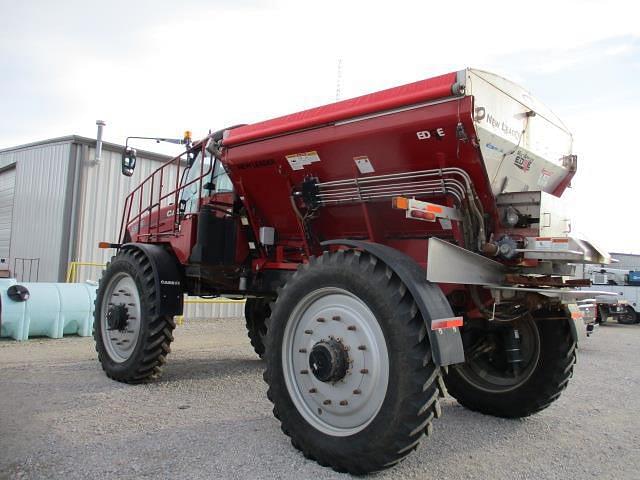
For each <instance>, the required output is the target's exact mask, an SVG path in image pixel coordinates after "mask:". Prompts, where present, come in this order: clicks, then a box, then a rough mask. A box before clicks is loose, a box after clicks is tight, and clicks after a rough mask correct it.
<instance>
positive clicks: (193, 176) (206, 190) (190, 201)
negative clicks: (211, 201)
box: [180, 152, 233, 213]
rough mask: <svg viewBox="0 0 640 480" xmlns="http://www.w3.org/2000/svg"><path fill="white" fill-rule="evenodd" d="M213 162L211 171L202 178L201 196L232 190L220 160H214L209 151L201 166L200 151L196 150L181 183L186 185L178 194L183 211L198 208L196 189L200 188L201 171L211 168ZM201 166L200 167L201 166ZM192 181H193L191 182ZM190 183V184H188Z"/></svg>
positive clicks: (205, 171)
mask: <svg viewBox="0 0 640 480" xmlns="http://www.w3.org/2000/svg"><path fill="white" fill-rule="evenodd" d="M212 162H215V164H214V168H213V171H212V172H211V173H210V174H209V175H205V176H204V178H203V179H202V195H201V196H202V197H208V196H211V195H213V194H214V193H223V192H233V184H232V183H231V180H230V179H229V175H227V172H226V170H225V169H224V165H222V162H220V160H215V157H213V156H212V155H211V154H210V153H209V152H207V153H206V156H205V157H204V166H202V152H198V153H197V154H196V157H195V159H194V161H193V164H192V165H191V168H189V170H188V171H187V174H186V178H185V179H184V182H183V185H187V186H186V187H185V188H184V189H183V190H182V194H181V195H180V199H181V200H183V201H184V202H185V204H186V205H185V210H184V211H185V213H195V212H196V211H197V210H198V191H199V189H200V181H197V179H198V178H199V177H200V174H201V172H202V173H205V174H206V173H207V171H209V170H210V169H211V163H212ZM201 167H202V168H201ZM191 182H193V183H191ZM189 183H191V185H189Z"/></svg>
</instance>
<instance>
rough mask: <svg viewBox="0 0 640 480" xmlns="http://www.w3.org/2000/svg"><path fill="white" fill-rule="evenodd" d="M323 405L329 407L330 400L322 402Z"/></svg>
mask: <svg viewBox="0 0 640 480" xmlns="http://www.w3.org/2000/svg"><path fill="white" fill-rule="evenodd" d="M322 404H323V405H331V400H328V399H327V400H325V401H324V402H322Z"/></svg>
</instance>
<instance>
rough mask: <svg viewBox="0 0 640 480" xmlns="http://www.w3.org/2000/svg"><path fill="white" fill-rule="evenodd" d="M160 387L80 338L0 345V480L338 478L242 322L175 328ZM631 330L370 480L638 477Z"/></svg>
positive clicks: (610, 329) (447, 406)
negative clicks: (546, 393) (284, 428)
mask: <svg viewBox="0 0 640 480" xmlns="http://www.w3.org/2000/svg"><path fill="white" fill-rule="evenodd" d="M175 337H176V341H175V342H174V344H173V347H172V349H173V351H172V353H171V355H169V359H168V363H167V365H166V367H165V371H164V375H163V376H162V377H161V379H160V380H158V381H156V382H155V383H152V384H148V385H138V386H129V385H123V384H119V383H116V382H113V381H111V380H109V379H108V378H107V377H106V376H105V375H104V374H103V373H102V371H101V369H100V367H99V365H98V363H97V360H96V354H95V351H94V349H93V341H92V339H89V338H74V337H69V338H64V339H62V340H48V339H42V340H30V341H28V342H26V343H17V342H14V341H9V340H6V341H5V340H3V341H0V478H65V479H75V478H91V479H101V478H119V479H129V478H131V479H133V478H167V479H177V478H202V479H209V478H225V479H233V478H251V479H254V478H256V479H258V478H273V479H298V478H314V479H329V478H336V479H338V478H348V475H342V474H338V473H335V472H333V471H332V470H329V469H326V468H323V467H320V466H319V465H317V464H316V463H314V462H310V461H307V460H306V459H304V457H303V456H302V455H301V454H300V453H299V452H298V451H296V450H294V449H293V447H291V445H290V443H289V441H288V439H287V438H286V437H285V436H284V435H283V434H282V433H281V432H280V428H279V425H278V422H277V421H276V420H275V419H274V418H273V417H272V415H271V404H270V403H269V402H268V401H267V399H266V395H265V391H266V385H265V384H264V382H263V381H262V370H263V364H262V362H261V361H260V360H258V359H257V358H256V356H255V355H254V354H253V351H252V350H251V347H250V346H249V341H248V340H247V338H246V334H245V330H244V324H243V320H242V319H231V320H216V321H211V322H206V323H204V322H191V323H189V322H187V324H185V325H184V326H181V327H178V329H177V330H176V332H175ZM639 352H640V326H636V325H631V326H624V325H617V324H613V325H606V326H604V327H601V328H600V329H599V330H598V331H597V332H596V335H595V336H593V337H592V338H590V339H588V341H587V342H586V343H585V344H584V345H583V346H582V348H581V352H580V355H579V357H578V364H577V366H576V371H575V377H574V379H573V380H572V381H571V383H570V385H569V388H568V389H567V390H566V391H565V393H564V394H563V395H562V397H561V398H560V400H559V401H557V402H556V403H554V404H553V405H552V406H551V407H550V408H548V409H547V410H545V411H544V412H542V413H540V414H538V415H535V416H533V417H530V418H527V419H525V420H515V421H514V420H502V419H497V418H492V417H488V416H484V415H481V414H477V413H473V412H469V411H467V410H465V409H463V408H461V407H459V406H458V405H457V403H456V402H455V401H454V400H452V399H451V398H447V399H445V400H444V401H443V413H444V415H443V417H442V418H441V419H440V420H439V421H436V422H435V423H434V435H433V436H432V437H430V438H429V439H425V441H424V442H423V443H422V445H421V446H420V447H419V448H418V450H417V451H416V452H415V453H414V454H412V455H411V456H409V457H408V459H407V460H405V461H404V462H403V463H401V464H400V465H399V466H397V467H395V468H393V469H391V470H388V471H386V472H383V473H380V474H377V475H373V476H372V478H375V479H387V478H393V479H402V478H420V479H429V478H434V479H436V478H437V479H461V478H465V479H467V478H469V479H471V478H477V479H509V480H512V479H546V478H549V479H551V478H554V479H556V478H559V479H585V478H597V479H599V480H601V479H609V478H611V479H623V478H628V479H638V478H640V416H639V414H640V368H639V367H640V355H639Z"/></svg>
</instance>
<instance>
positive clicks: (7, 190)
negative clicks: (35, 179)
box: [0, 168, 16, 262]
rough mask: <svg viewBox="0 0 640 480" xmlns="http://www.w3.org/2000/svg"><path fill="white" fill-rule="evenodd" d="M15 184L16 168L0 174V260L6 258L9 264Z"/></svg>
mask: <svg viewBox="0 0 640 480" xmlns="http://www.w3.org/2000/svg"><path fill="white" fill-rule="evenodd" d="M15 183H16V169H15V168H9V169H8V170H4V171H2V172H0V258H4V259H5V260H6V261H7V262H8V261H9V245H10V243H11V218H12V216H13V194H14V191H15Z"/></svg>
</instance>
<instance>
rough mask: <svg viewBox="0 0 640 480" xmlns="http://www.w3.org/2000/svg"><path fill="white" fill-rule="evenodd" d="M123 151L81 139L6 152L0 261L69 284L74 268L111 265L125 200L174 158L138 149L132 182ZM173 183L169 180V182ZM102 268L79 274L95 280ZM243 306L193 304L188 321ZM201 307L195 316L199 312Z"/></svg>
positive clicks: (0, 160) (0, 193) (21, 274)
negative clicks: (102, 245) (108, 246)
mask: <svg viewBox="0 0 640 480" xmlns="http://www.w3.org/2000/svg"><path fill="white" fill-rule="evenodd" d="M123 149H124V147H123V146H121V145H115V144H112V143H107V142H102V155H101V158H100V160H99V161H96V140H94V139H90V138H85V137H80V136H76V135H72V136H67V137H61V138H54V139H51V140H44V141H41V142H35V143H30V144H27V145H20V146H17V147H13V148H6V149H2V150H0V262H4V263H5V265H7V266H8V268H9V270H10V271H11V276H13V277H16V278H18V280H21V281H41V282H43V281H44V282H63V281H65V276H66V273H67V270H68V268H69V265H70V262H72V261H79V262H87V263H97V264H103V263H106V262H107V261H108V259H109V257H110V255H112V254H113V250H101V249H98V248H97V245H98V242H99V241H117V239H118V238H117V237H118V230H119V227H120V218H121V216H122V211H123V207H124V200H125V197H126V196H127V194H128V193H129V192H130V191H131V190H132V189H133V188H134V187H135V186H137V185H138V184H139V183H140V182H141V181H142V180H143V179H144V178H146V177H147V176H148V175H150V174H151V172H152V171H153V170H155V169H156V168H157V167H158V166H160V165H161V164H162V163H163V162H165V161H167V160H168V159H169V158H170V157H168V156H166V155H161V154H157V153H152V152H148V151H143V150H138V155H137V157H138V161H137V167H136V170H135V173H134V175H133V176H132V177H126V176H124V175H122V174H121V171H120V159H121V155H122V151H123ZM167 180H168V181H170V179H167ZM100 270H101V269H100V268H96V267H83V268H79V269H78V277H77V279H78V280H80V281H84V280H87V279H93V280H96V279H97V278H98V277H99V276H100ZM239 307H241V305H239V304H227V305H217V306H215V310H216V311H215V312H214V311H212V310H211V309H212V308H213V307H212V306H211V305H190V306H189V309H190V310H191V311H190V312H188V313H186V315H188V316H236V315H237V314H241V313H240V312H241V310H239ZM194 308H197V312H196V311H194Z"/></svg>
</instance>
